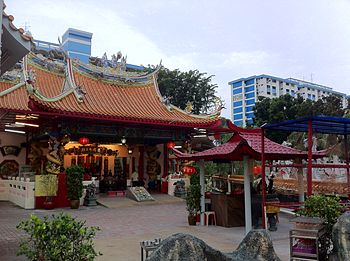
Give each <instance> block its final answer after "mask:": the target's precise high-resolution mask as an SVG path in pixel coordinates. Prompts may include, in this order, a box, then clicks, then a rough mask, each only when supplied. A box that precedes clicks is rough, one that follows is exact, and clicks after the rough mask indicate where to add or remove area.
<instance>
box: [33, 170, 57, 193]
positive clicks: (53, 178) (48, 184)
mask: <svg viewBox="0 0 350 261" xmlns="http://www.w3.org/2000/svg"><path fill="white" fill-rule="evenodd" d="M57 189H58V179H57V175H35V196H36V197H45V196H56V195H57Z"/></svg>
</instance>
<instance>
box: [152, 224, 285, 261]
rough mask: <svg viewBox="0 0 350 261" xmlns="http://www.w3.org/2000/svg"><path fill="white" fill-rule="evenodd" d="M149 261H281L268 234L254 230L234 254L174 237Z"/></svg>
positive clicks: (192, 239) (184, 236) (185, 237)
mask: <svg viewBox="0 0 350 261" xmlns="http://www.w3.org/2000/svg"><path fill="white" fill-rule="evenodd" d="M147 260H148V261H162V260H173V261H177V260H178V261H180V260H181V261H186V260H188V261H256V260H259V261H280V259H279V257H278V256H277V255H276V253H275V251H274V249H273V245H272V241H271V238H270V236H269V234H268V233H267V232H266V231H265V230H253V231H251V232H249V233H248V235H247V236H246V237H245V238H244V239H243V241H242V242H241V243H240V245H239V247H238V249H237V250H236V251H233V252H232V253H222V252H220V251H218V250H216V249H214V248H212V247H210V246H208V245H207V244H206V243H205V242H204V241H202V240H200V239H198V238H196V237H194V236H192V235H188V234H181V233H179V234H174V235H172V236H170V237H168V238H167V239H165V240H163V241H162V242H161V244H160V245H159V247H158V248H157V249H156V250H155V251H154V252H153V253H152V254H151V255H150V257H149V258H148V259H147Z"/></svg>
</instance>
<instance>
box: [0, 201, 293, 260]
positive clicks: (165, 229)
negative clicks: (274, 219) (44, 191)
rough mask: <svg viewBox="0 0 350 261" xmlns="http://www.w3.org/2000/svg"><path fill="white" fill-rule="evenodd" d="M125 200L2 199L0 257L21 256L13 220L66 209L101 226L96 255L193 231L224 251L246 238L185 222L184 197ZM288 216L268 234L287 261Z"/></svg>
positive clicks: (126, 253)
mask: <svg viewBox="0 0 350 261" xmlns="http://www.w3.org/2000/svg"><path fill="white" fill-rule="evenodd" d="M159 197H160V198H159ZM156 199H157V198H156ZM112 200H113V199H112ZM115 200H118V199H115ZM126 202H127V201H124V202H123V203H116V204H114V207H112V208H105V207H103V206H96V207H81V208H80V209H78V210H71V209H59V210H49V211H46V210H23V209H21V208H19V207H16V206H14V205H13V204H11V203H9V202H0V235H1V236H0V260H1V261H6V260H9V261H12V260H24V259H23V258H22V257H16V256H15V253H16V251H17V247H18V242H19V239H20V238H21V237H22V236H23V235H22V234H21V233H20V232H19V231H18V230H17V229H16V225H17V224H18V223H19V222H20V221H21V220H23V219H25V218H27V217H28V216H29V215H30V214H31V213H35V214H36V215H39V216H44V215H51V214H54V213H58V212H60V211H64V212H68V213H70V214H71V215H73V216H76V217H77V218H78V219H83V220H86V222H87V225H89V226H99V227H100V228H101V231H99V232H98V234H97V237H96V240H95V242H96V248H97V250H98V251H101V252H102V253H103V256H102V257H100V258H98V260H123V261H124V260H140V247H139V242H140V241H142V240H148V239H153V238H157V237H162V238H165V237H167V236H170V235H172V234H174V233H179V232H182V233H188V234H192V235H194V236H197V237H198V238H200V239H202V240H204V241H205V242H206V243H208V244H209V245H211V246H212V247H214V248H216V249H219V250H221V251H224V252H231V251H233V250H235V249H236V248H237V246H238V244H239V243H240V241H241V240H242V239H243V237H244V228H243V227H238V228H224V227H220V226H208V227H207V226H204V227H202V226H188V223H187V212H186V206H185V202H184V201H183V200H171V199H169V198H164V199H162V198H161V196H158V199H157V200H156V202H153V203H147V204H144V203H138V202H130V204H127V203H126ZM112 203H113V202H112ZM112 203H110V204H111V206H112V205H113V204H112ZM135 203H136V204H135ZM288 218H289V217H287V216H283V215H281V217H280V223H279V224H278V231H277V232H273V233H271V237H272V239H273V242H274V246H275V250H276V252H277V254H278V255H279V256H280V258H281V259H282V260H289V245H288V244H289V239H288V232H289V229H290V228H291V223H289V221H288Z"/></svg>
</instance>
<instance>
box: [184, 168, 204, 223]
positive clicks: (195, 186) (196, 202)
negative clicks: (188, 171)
mask: <svg viewBox="0 0 350 261" xmlns="http://www.w3.org/2000/svg"><path fill="white" fill-rule="evenodd" d="M197 176H198V177H199V175H198V174H195V175H192V176H191V180H190V186H189V187H188V188H187V195H186V209H187V211H188V224H189V225H196V221H197V214H198V212H199V211H200V209H201V204H200V202H201V186H200V185H199V179H198V178H197ZM197 180H198V182H197Z"/></svg>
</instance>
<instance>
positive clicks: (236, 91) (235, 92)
mask: <svg viewBox="0 0 350 261" xmlns="http://www.w3.org/2000/svg"><path fill="white" fill-rule="evenodd" d="M238 93H242V88H239V89H233V94H238Z"/></svg>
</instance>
